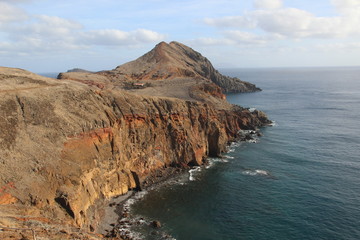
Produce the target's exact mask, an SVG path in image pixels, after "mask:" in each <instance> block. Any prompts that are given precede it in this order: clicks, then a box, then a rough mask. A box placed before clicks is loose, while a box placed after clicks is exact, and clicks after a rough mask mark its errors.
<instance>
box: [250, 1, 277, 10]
mask: <svg viewBox="0 0 360 240" xmlns="http://www.w3.org/2000/svg"><path fill="white" fill-rule="evenodd" d="M282 5H283V3H282V0H254V6H255V8H261V9H276V8H281V7H282Z"/></svg>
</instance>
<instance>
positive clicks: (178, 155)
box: [0, 68, 268, 239]
mask: <svg viewBox="0 0 360 240" xmlns="http://www.w3.org/2000/svg"><path fill="white" fill-rule="evenodd" d="M95 83H96V81H95ZM194 91H195V92H196V94H197V95H196V96H197V97H201V98H206V96H208V97H209V99H211V98H214V99H221V101H225V100H224V98H225V97H224V95H223V94H222V93H221V91H220V90H219V89H217V88H214V86H212V85H206V84H205V85H199V86H196V87H195V90H194ZM0 96H1V99H0V149H1V150H0V165H1V168H0V227H1V226H6V227H18V228H19V227H20V228H25V227H26V228H30V227H31V228H32V229H36V230H37V231H38V234H44V235H46V234H48V235H49V234H50V235H51V234H52V236H55V235H56V234H60V233H61V232H62V231H65V232H66V233H69V234H67V235H66V234H65V233H64V234H65V235H66V236H67V237H65V236H63V237H62V239H67V238H70V237H71V234H70V233H72V234H75V233H74V231H75V232H77V233H76V234H78V235H79V234H80V233H81V234H83V236H84V237H83V239H86V238H88V239H97V238H101V236H97V235H95V234H93V233H94V232H96V229H97V225H98V223H99V222H100V221H101V217H102V213H101V208H99V207H98V206H99V204H101V202H103V201H104V200H105V199H109V198H112V197H115V196H118V195H122V194H125V193H127V192H128V191H129V190H131V189H140V188H141V187H142V184H143V183H145V182H146V181H147V178H148V177H149V176H151V174H152V173H154V172H155V171H159V170H164V169H167V168H171V167H178V168H187V167H189V166H193V165H201V164H203V162H204V159H205V158H206V157H208V156H219V155H220V154H221V153H222V152H224V151H225V150H226V146H227V144H228V143H229V142H230V141H234V140H236V139H237V137H238V134H237V132H238V131H239V130H240V129H254V128H256V127H260V126H263V125H265V124H267V123H268V120H267V118H266V116H265V115H264V114H263V113H262V112H260V111H254V112H250V111H248V110H247V109H242V108H240V107H235V106H233V107H229V106H230V105H229V106H227V107H226V108H216V107H214V106H215V105H212V104H209V103H204V102H200V101H195V100H191V101H190V100H182V99H176V98H166V97H149V96H147V97H145V96H140V95H135V94H131V93H129V92H126V91H123V90H109V89H108V90H106V89H103V90H101V89H100V88H98V87H94V86H93V85H91V86H89V84H86V83H85V84H83V83H81V82H78V81H68V80H61V81H60V80H55V79H50V78H45V77H41V76H38V75H36V74H33V73H30V72H27V71H24V70H20V69H11V68H0ZM64 228H65V229H66V230H63V229H64ZM78 228H79V229H80V230H79V229H78ZM45 230H46V231H45ZM79 231H80V233H79ZM92 232H93V233H92ZM78 235H74V236H78ZM56 236H57V235H56ZM85 236H86V238H85ZM4 239H6V238H4Z"/></svg>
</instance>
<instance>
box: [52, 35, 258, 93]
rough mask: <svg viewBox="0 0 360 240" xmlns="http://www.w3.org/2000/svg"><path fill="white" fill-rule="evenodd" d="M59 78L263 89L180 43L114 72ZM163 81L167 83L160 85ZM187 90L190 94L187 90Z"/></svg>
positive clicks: (158, 49) (225, 89) (160, 46)
mask: <svg viewBox="0 0 360 240" xmlns="http://www.w3.org/2000/svg"><path fill="white" fill-rule="evenodd" d="M59 79H69V80H75V81H80V82H83V83H86V84H89V85H96V84H95V83H99V84H100V86H102V88H104V87H108V88H113V87H114V86H116V87H121V88H125V89H128V88H129V86H130V88H131V86H132V84H133V83H134V82H143V83H144V82H147V83H148V84H149V85H152V86H153V87H155V88H158V86H162V87H163V86H165V87H166V86H168V85H171V84H172V82H173V81H171V80H176V79H177V80H179V79H181V80H183V81H184V82H186V81H187V82H188V81H189V80H191V81H192V84H191V85H194V84H195V83H197V84H199V83H206V84H209V82H213V83H214V84H216V85H217V86H219V87H220V88H221V89H222V91H223V92H225V93H227V92H255V91H260V90H261V89H260V88H257V87H256V86H255V85H254V84H251V83H248V82H244V81H241V80H239V79H238V78H231V77H227V76H224V75H222V74H220V73H219V72H218V71H217V70H215V69H214V67H213V66H212V64H211V63H210V61H209V60H208V59H207V58H205V57H204V56H202V55H201V54H200V53H199V52H196V51H195V50H193V49H192V48H190V47H187V46H185V45H184V44H181V43H178V42H171V43H169V44H168V43H165V42H161V43H159V44H158V45H156V46H155V47H154V48H153V49H152V50H151V51H149V52H148V53H146V54H145V55H143V56H141V57H139V58H138V59H136V60H134V61H131V62H128V63H125V64H123V65H120V66H118V67H116V68H115V69H113V70H109V71H102V72H97V73H89V72H87V73H84V72H67V73H61V74H60V75H59ZM154 80H157V81H154ZM160 80H164V81H163V82H162V83H161V84H159V83H158V81H160ZM171 89H172V88H171V87H170V88H169V89H166V90H165V91H163V90H162V89H159V90H158V92H169V91H170V94H169V95H170V96H171V94H172V91H171ZM186 91H188V89H187V88H186ZM157 95H159V94H157ZM183 95H186V94H183Z"/></svg>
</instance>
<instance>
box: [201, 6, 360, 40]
mask: <svg viewBox="0 0 360 240" xmlns="http://www.w3.org/2000/svg"><path fill="white" fill-rule="evenodd" d="M332 4H333V6H334V7H335V9H336V11H337V13H338V14H337V15H336V16H325V17H324V16H316V15H314V14H313V13H311V12H308V11H305V10H301V9H298V8H290V7H283V4H282V1H281V0H254V7H255V9H254V10H252V11H249V12H246V13H245V14H244V15H240V16H225V17H221V18H206V19H204V23H205V24H207V25H209V26H213V27H216V28H218V29H220V30H221V33H222V35H223V42H224V43H231V42H233V43H237V42H238V43H243V42H248V43H251V41H248V40H251V39H253V40H254V41H252V44H254V45H256V44H264V43H265V42H264V41H272V40H278V39H292V40H301V39H310V38H311V39H337V38H346V37H352V36H358V35H359V34H360V28H359V27H358V26H359V25H360V1H358V0H332ZM229 29H230V30H229ZM261 39H262V41H261ZM209 42H210V41H209ZM213 42H215V41H213ZM218 42H220V41H218Z"/></svg>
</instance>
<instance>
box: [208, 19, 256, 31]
mask: <svg viewBox="0 0 360 240" xmlns="http://www.w3.org/2000/svg"><path fill="white" fill-rule="evenodd" d="M204 22H205V23H206V24H208V25H211V26H214V27H219V28H224V27H237V28H254V27H255V26H256V24H255V22H254V21H253V20H252V19H249V18H247V17H246V16H226V17H222V18H205V19H204Z"/></svg>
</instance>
